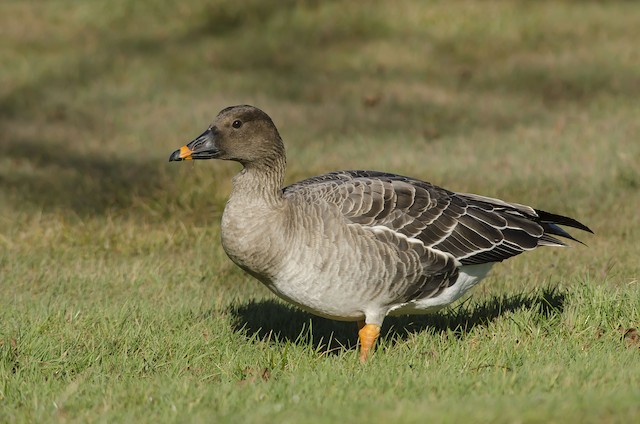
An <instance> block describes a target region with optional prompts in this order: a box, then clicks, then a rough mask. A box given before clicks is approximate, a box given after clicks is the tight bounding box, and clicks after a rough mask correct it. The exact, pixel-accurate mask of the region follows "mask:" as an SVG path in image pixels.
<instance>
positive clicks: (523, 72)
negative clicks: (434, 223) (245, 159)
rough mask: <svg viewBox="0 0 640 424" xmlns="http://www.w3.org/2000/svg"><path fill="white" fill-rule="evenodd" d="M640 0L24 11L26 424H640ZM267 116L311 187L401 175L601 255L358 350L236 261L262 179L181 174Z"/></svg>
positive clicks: (11, 43)
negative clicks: (210, 146) (490, 205)
mask: <svg viewBox="0 0 640 424" xmlns="http://www.w3.org/2000/svg"><path fill="white" fill-rule="evenodd" d="M638 16H640V5H638V4H636V2H625V1H610V2H599V1H580V2H578V1H559V2H555V1H536V2H530V1H493V0H492V1H482V2H480V1H460V2H445V1H430V2H416V1H409V0H407V1H404V0H402V1H398V2H383V1H365V2H348V1H346V0H336V1H326V2H319V1H300V0H295V1H294V0H284V1H275V0H263V1H258V0H250V1H245V2H233V1H214V2H209V1H204V0H194V1H191V2H170V1H164V0H163V1H151V0H143V1H137V2H134V1H132V0H114V1H110V2H104V1H98V0H91V1H86V2H75V1H71V0H51V1H46V2H44V1H36V0H31V1H18V0H8V1H4V2H2V3H0V35H1V37H0V63H2V66H1V67H0V147H1V150H2V152H3V154H2V155H1V156H0V422H12V423H14V422H15V423H22V422H63V423H64V422H71V423H73V422H233V423H238V422H247V423H251V422H255V423H260V422H281V423H295V422H301V421H305V422H318V423H325V422H336V421H339V422H371V423H377V422H416V423H417V422H429V421H432V422H452V423H454V422H455V423H458V422H491V423H503V422H504V423H516V422H524V423H536V422H539V423H549V422H559V423H564V422H585V423H591V422H592V423H601V422H620V423H628V422H633V421H637V420H638V419H640V334H638V331H637V330H636V329H637V328H638V327H639V326H640V262H639V261H638V258H639V257H640V243H638V240H639V239H640V218H639V216H638V214H639V212H638V211H639V210H640V119H638V117H639V116H640V102H638V98H640V54H639V50H638V40H639V39H640V26H638ZM240 103H249V104H254V105H256V106H258V107H260V108H262V109H263V110H265V111H266V112H267V113H268V114H269V115H270V116H271V117H272V118H273V120H274V122H275V123H276V125H277V126H278V128H279V129H280V133H281V135H282V137H283V139H284V141H285V144H286V146H287V153H288V163H289V171H288V175H287V182H294V181H297V180H299V179H302V178H305V177H308V176H312V175H316V174H319V173H323V172H328V171H332V170H337V169H376V170H384V171H390V172H397V173H401V174H405V175H411V176H414V177H418V178H422V179H425V180H427V181H431V182H433V183H435V184H438V185H441V186H444V187H446V188H448V189H451V190H455V191H462V192H473V193H479V194H484V195H488V196H493V197H499V198H503V199H505V200H509V201H514V202H519V203H525V204H530V205H532V206H535V207H537V208H540V209H544V210H550V211H553V212H557V213H562V214H566V215H570V216H572V217H575V218H577V219H578V220H580V221H582V222H584V223H585V224H587V225H588V226H589V227H591V228H592V229H593V230H594V232H595V234H594V235H590V234H578V233H577V232H576V233H575V235H576V236H578V238H580V239H581V240H582V241H583V242H584V243H585V244H586V246H583V245H580V244H573V247H572V248H570V249H552V248H547V249H539V250H537V251H535V252H531V253H527V254H523V255H522V256H519V257H517V258H514V259H511V260H509V261H506V262H505V263H503V264H500V265H497V266H495V267H494V269H493V271H492V274H491V277H490V278H488V279H487V280H485V281H484V282H483V283H482V284H481V285H480V286H478V287H476V288H475V289H474V290H473V291H472V293H471V295H470V296H467V297H465V298H464V299H463V300H462V301H459V302H457V303H456V304H454V305H452V307H451V308H449V309H446V310H443V311H441V312H439V313H437V314H433V315H428V316H419V317H416V316H413V317H398V318H393V319H391V318H390V319H387V320H386V321H385V325H384V327H383V336H382V338H381V340H380V343H379V345H378V349H377V351H376V353H375V354H374V355H373V357H372V358H371V360H370V361H368V362H367V363H366V364H360V362H359V361H358V360H357V351H356V350H355V342H356V327H355V324H353V323H339V322H333V321H328V320H324V319H321V318H316V317H313V316H311V315H309V314H307V313H304V312H301V311H299V310H297V309H295V308H294V307H291V306H289V305H287V304H286V303H284V302H282V301H280V300H278V299H277V298H275V297H274V296H273V295H272V294H270V292H268V290H266V289H265V288H264V287H263V286H261V285H260V283H258V282H257V281H255V280H253V279H252V278H251V277H249V276H247V275H246V274H244V273H243V272H242V271H241V270H239V269H238V268H236V267H235V266H234V265H233V264H232V263H231V261H230V260H229V259H228V258H227V257H226V255H225V254H224V252H223V250H222V247H221V246H220V230H219V221H220V216H221V214H222V210H223V208H224V203H225V201H226V198H227V196H228V193H229V191H230V180H231V177H232V176H233V175H234V174H235V173H236V172H238V171H239V169H240V167H239V165H237V164H235V163H220V162H213V161H207V162H197V163H192V162H188V163H168V162H167V159H168V156H169V154H170V153H171V152H172V151H173V150H174V149H176V148H178V147H179V146H181V145H182V144H184V143H185V142H186V141H189V140H190V139H191V138H193V137H194V136H197V135H198V134H200V133H201V132H202V130H203V129H204V128H206V126H207V125H208V124H209V122H210V121H211V120H212V118H213V117H214V116H215V115H216V114H217V112H218V111H219V110H220V109H222V108H224V107H226V106H228V105H232V104H240Z"/></svg>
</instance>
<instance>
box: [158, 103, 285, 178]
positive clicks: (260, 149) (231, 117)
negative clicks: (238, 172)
mask: <svg viewBox="0 0 640 424" xmlns="http://www.w3.org/2000/svg"><path fill="white" fill-rule="evenodd" d="M283 157H284V145H283V143H282V139H281V138H280V134H279V133H278V130H277V128H276V126H275V125H274V123H273V121H272V120H271V118H270V117H269V115H267V114H266V113H264V112H263V111H262V110H260V109H258V108H257V107H254V106H249V105H240V106H231V107H228V108H225V109H223V110H222V111H220V113H219V114H218V116H216V118H215V119H214V120H213V122H212V123H211V125H209V127H208V128H207V129H206V130H205V131H204V132H203V133H202V134H200V135H199V136H198V137H196V138H194V139H193V140H192V141H190V142H189V143H187V144H185V145H184V146H182V147H181V148H179V149H178V150H176V151H174V152H173V153H171V156H169V162H172V161H181V160H193V159H196V160H197V159H224V160H233V161H236V162H240V163H241V164H243V165H244V166H245V167H248V166H251V165H256V164H260V163H266V164H270V163H273V162H274V161H278V159H281V158H283Z"/></svg>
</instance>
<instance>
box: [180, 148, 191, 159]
mask: <svg viewBox="0 0 640 424" xmlns="http://www.w3.org/2000/svg"><path fill="white" fill-rule="evenodd" d="M191 153H193V151H192V150H191V149H190V148H188V147H187V146H182V147H181V148H180V159H184V160H191V159H192V157H191Z"/></svg>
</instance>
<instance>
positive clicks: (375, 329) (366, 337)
mask: <svg viewBox="0 0 640 424" xmlns="http://www.w3.org/2000/svg"><path fill="white" fill-rule="evenodd" d="M358 329H359V331H358V339H359V340H360V362H365V361H366V360H367V358H368V357H369V353H370V352H371V351H372V350H373V345H374V344H375V343H376V339H377V338H378V336H379V335H380V326H379V325H376V324H365V323H364V321H358Z"/></svg>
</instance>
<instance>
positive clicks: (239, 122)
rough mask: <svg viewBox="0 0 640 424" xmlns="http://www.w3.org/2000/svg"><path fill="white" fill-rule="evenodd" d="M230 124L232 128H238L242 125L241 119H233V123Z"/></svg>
mask: <svg viewBox="0 0 640 424" xmlns="http://www.w3.org/2000/svg"><path fill="white" fill-rule="evenodd" d="M231 126H232V127H233V128H240V127H241V126H242V121H239V120H237V119H236V120H235V121H233V124H231Z"/></svg>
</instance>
